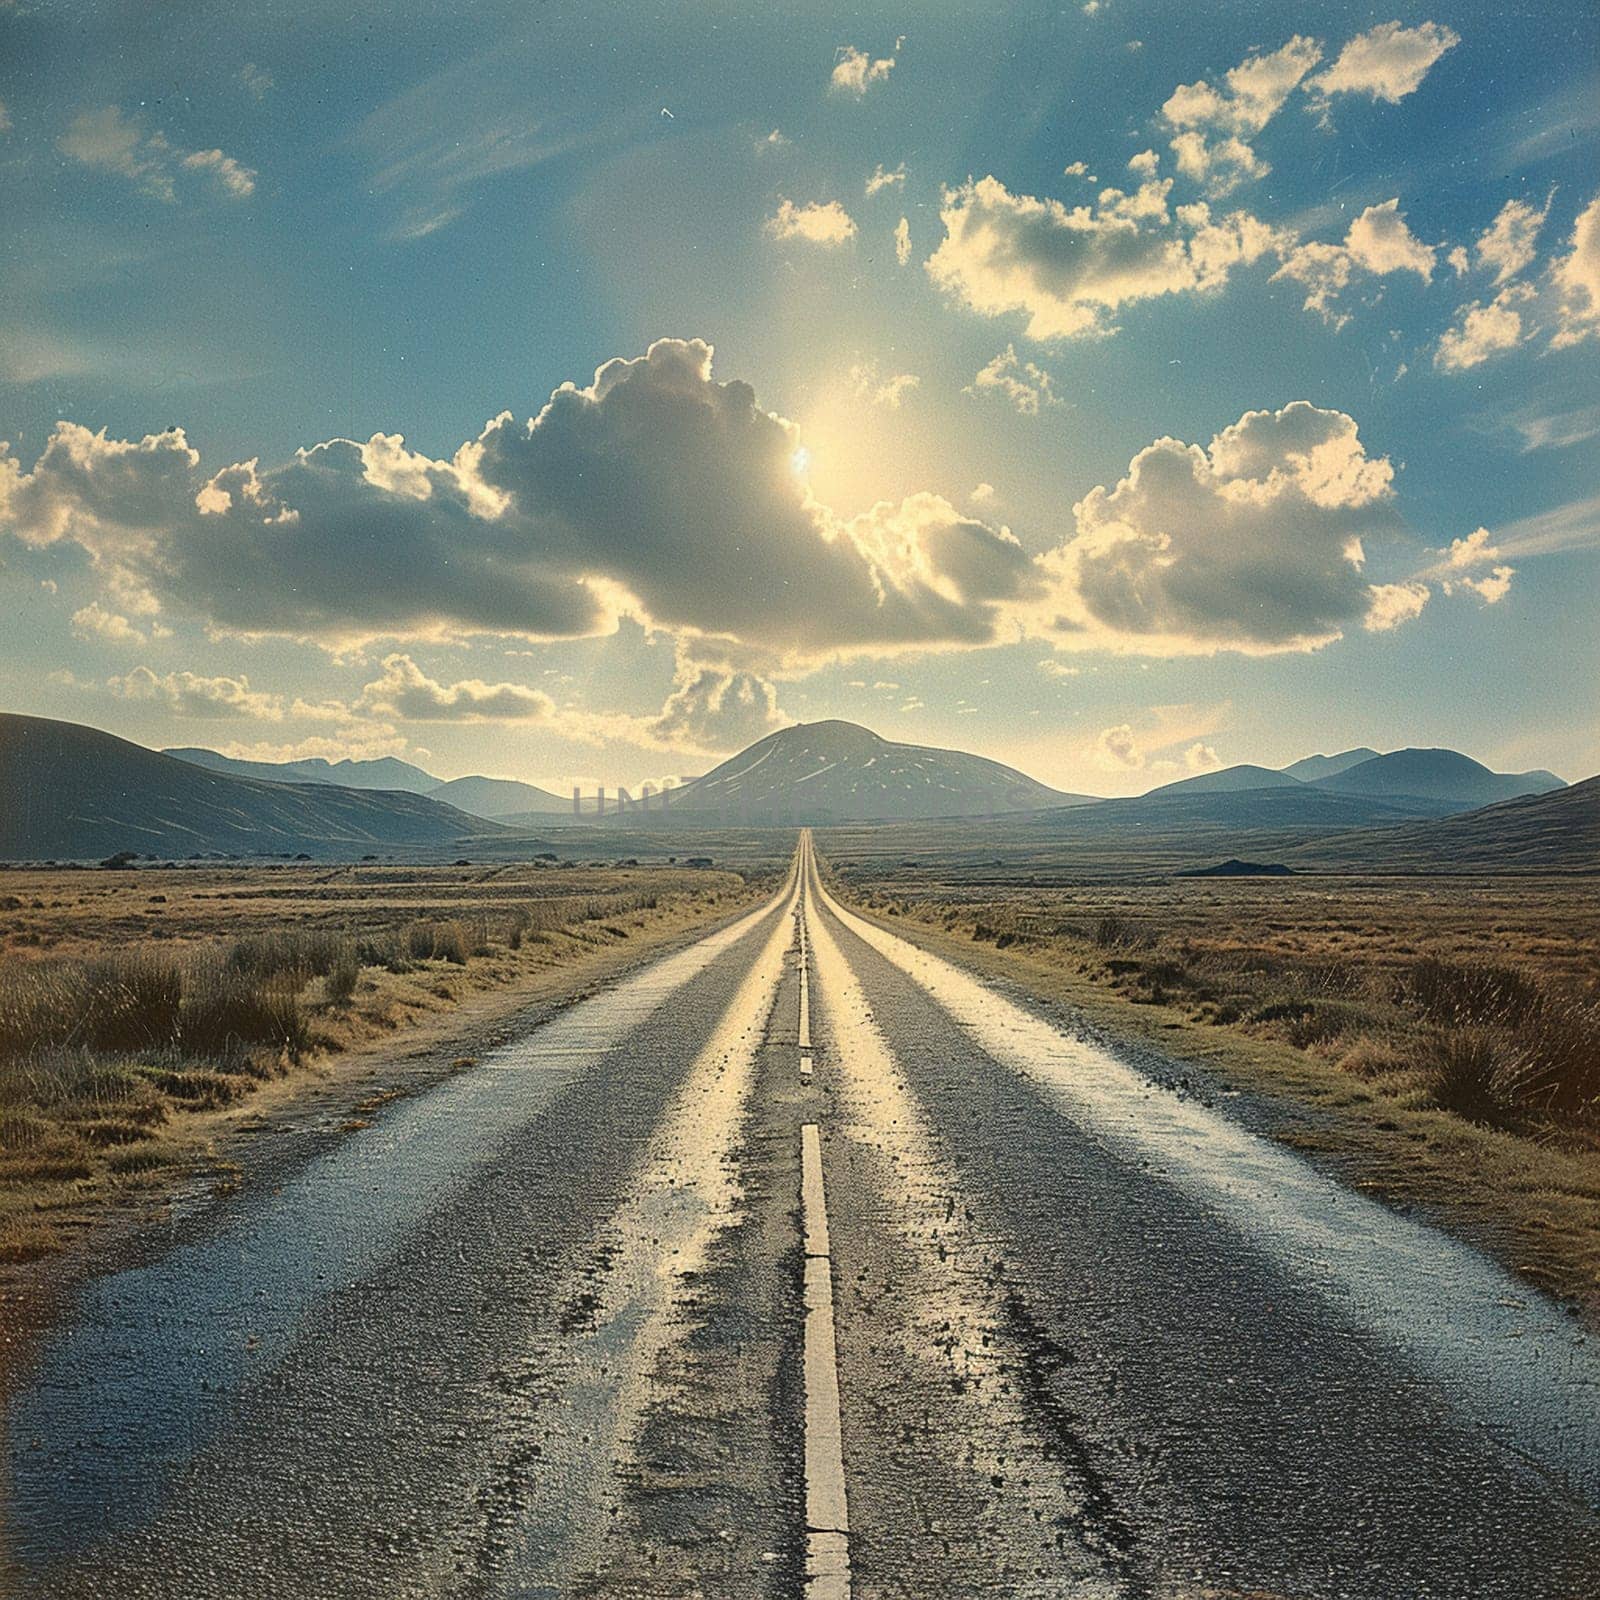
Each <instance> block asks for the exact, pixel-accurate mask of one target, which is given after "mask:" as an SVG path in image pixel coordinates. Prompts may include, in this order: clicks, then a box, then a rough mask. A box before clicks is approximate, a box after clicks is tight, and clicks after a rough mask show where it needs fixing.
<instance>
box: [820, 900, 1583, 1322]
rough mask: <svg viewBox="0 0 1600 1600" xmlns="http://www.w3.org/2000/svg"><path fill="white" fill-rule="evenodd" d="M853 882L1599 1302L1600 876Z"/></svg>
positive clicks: (1292, 1135)
mask: <svg viewBox="0 0 1600 1600" xmlns="http://www.w3.org/2000/svg"><path fill="white" fill-rule="evenodd" d="M841 888H842V890H843V892H844V894H845V895H846V897H847V898H849V899H851V900H852V901H853V902H854V903H855V905H856V906H857V908H858V909H860V910H863V911H865V912H866V913H868V914H870V915H873V916H875V917H877V918H878V919H880V920H881V921H883V922H884V923H885V924H887V925H888V926H891V927H893V928H894V929H895V930H896V931H897V932H900V933H901V934H902V935H904V936H906V937H909V938H912V939H914V940H915V941H916V942H918V943H921V944H923V945H925V946H927V947H929V948H931V949H935V950H937V951H938V952H939V953H941V954H945V955H947V956H950V957H952V958H954V959H957V960H959V961H961V962H962V963H963V964H964V965H966V966H968V967H974V968H977V969H978V970H980V971H983V972H985V973H988V974H991V975H994V976H1002V977H1006V978H1009V979H1011V980H1013V981H1015V982H1018V983H1019V984H1021V985H1022V986H1023V987H1024V988H1025V989H1027V990H1029V991H1031V992H1033V993H1035V994H1038V995H1040V996H1041V997H1043V998H1046V999H1049V1000H1054V1001H1060V1002H1065V1003H1067V1004H1070V1005H1073V1006H1075V1007H1078V1008H1079V1009H1081V1010H1082V1011H1083V1012H1084V1013H1085V1014H1086V1015H1087V1016H1088V1018H1089V1019H1090V1020H1091V1021H1093V1022H1095V1023H1096V1024H1098V1025H1101V1026H1103V1027H1105V1028H1106V1029H1107V1030H1108V1031H1109V1032H1111V1033H1112V1034H1114V1035H1115V1034H1121V1035H1123V1036H1125V1037H1126V1036H1132V1037H1134V1038H1137V1039H1140V1040H1142V1041H1145V1042H1148V1043H1151V1044H1154V1045H1155V1046H1157V1047H1158V1048H1160V1049H1161V1050H1162V1051H1164V1052H1165V1053H1167V1054H1168V1055H1170V1056H1174V1057H1178V1058H1180V1059H1187V1060H1191V1061H1194V1062H1196V1063H1197V1064H1199V1065H1201V1066H1203V1067H1204V1068H1205V1069H1206V1070H1207V1071H1208V1072H1209V1073H1210V1074H1211V1075H1212V1076H1213V1077H1215V1078H1217V1079H1219V1080H1221V1081H1222V1082H1223V1083H1225V1084H1228V1085H1231V1086H1234V1087H1237V1088H1240V1089H1245V1090H1249V1091H1251V1092H1253V1093H1256V1094H1264V1095H1267V1096H1270V1097H1272V1098H1274V1099H1275V1100H1276V1101H1278V1102H1279V1103H1281V1104H1282V1105H1284V1106H1286V1107H1287V1108H1288V1109H1289V1110H1290V1113H1291V1115H1290V1117H1289V1119H1288V1121H1287V1123H1286V1126H1285V1128H1284V1131H1283V1132H1282V1133H1281V1134H1280V1137H1281V1138H1283V1139H1284V1140H1285V1142H1287V1143H1289V1144H1292V1145H1295V1146H1298V1147H1300V1148H1304V1149H1307V1150H1314V1151H1316V1152H1318V1153H1319V1154H1320V1155H1321V1156H1323V1157H1325V1158H1327V1159H1329V1160H1331V1161H1332V1162H1333V1163H1334V1164H1335V1165H1336V1166H1337V1168H1338V1170H1339V1171H1340V1172H1341V1174H1342V1175H1343V1176H1345V1177H1346V1179H1347V1180H1348V1181H1350V1182H1351V1183H1353V1184H1354V1185H1355V1186H1356V1187H1358V1188H1361V1189H1364V1190H1367V1191H1370V1192H1373V1193H1375V1194H1377V1195H1379V1196H1381V1197H1383V1198H1386V1199H1388V1200H1390V1201H1392V1202H1396V1203H1401V1204H1408V1205H1418V1206H1422V1207H1424V1208H1426V1209H1427V1210H1429V1211H1430V1212H1431V1213H1432V1214H1434V1215H1435V1216H1437V1217H1438V1218H1439V1219H1440V1220H1441V1221H1443V1222H1444V1223H1445V1224H1446V1225H1448V1226H1451V1227H1453V1228H1454V1229H1455V1230H1456V1231H1458V1232H1460V1233H1461V1234H1463V1235H1464V1236H1466V1237H1469V1238H1472V1239H1473V1240H1475V1241H1476V1242H1478V1243H1480V1244H1483V1245H1484V1246H1486V1247H1487V1248H1488V1249H1490V1250H1491V1251H1492V1252H1493V1253H1495V1254H1497V1255H1498V1256H1500V1258H1501V1259H1502V1260H1504V1261H1505V1262H1506V1263H1507V1265H1509V1266H1510V1267H1511V1268H1512V1269H1513V1270H1514V1271H1516V1272H1517V1273H1518V1274H1519V1275H1521V1276H1522V1277H1524V1278H1525V1279H1527V1280H1528V1281H1529V1282H1532V1283H1536V1284H1538V1285H1539V1286H1541V1287H1542V1288H1545V1289H1547V1290H1549V1291H1551V1292H1553V1293H1555V1294H1557V1295H1559V1296H1562V1297H1564V1298H1567V1299H1569V1300H1571V1301H1574V1302H1576V1303H1578V1304H1580V1305H1582V1306H1583V1307H1584V1309H1585V1311H1586V1313H1587V1315H1588V1316H1589V1317H1590V1318H1591V1320H1600V926H1597V921H1596V918H1595V916H1594V913H1593V912H1592V910H1591V909H1590V908H1589V907H1588V905H1587V901H1586V897H1584V896H1581V895H1575V894H1573V892H1572V891H1569V890H1565V889H1563V888H1561V887H1560V886H1556V885H1552V886H1548V887H1547V888H1546V889H1544V890H1542V891H1541V890H1539V889H1537V888H1533V889H1529V888H1526V887H1518V888H1515V889H1512V888H1509V887H1508V888H1507V889H1505V891H1504V893H1503V894H1501V893H1499V892H1485V891H1484V890H1483V889H1482V888H1481V887H1479V888H1472V887H1453V888H1448V889H1441V888H1438V887H1422V888H1419V887H1418V886H1414V885H1413V886H1407V887H1405V888H1389V887H1382V886H1373V885H1345V884H1341V883H1339V882H1337V881H1336V880H1320V881H1319V882H1318V883H1317V884H1316V885H1314V886H1312V885H1304V884H1296V885H1294V886H1293V887H1292V888H1288V889H1286V888H1284V887H1283V886H1282V885H1277V884H1267V885H1244V884H1241V885H1229V886H1223V887H1210V888H1207V889H1203V890H1202V889H1198V888H1193V887H1189V886H1180V885H1168V886H1155V885H1142V886H1139V887H1137V888H1136V889H1132V890H1128V891H1118V890H1115V889H1111V888H1095V889H1067V890H1060V891H1051V890H1046V889H1034V890H1028V891H1022V892H1013V893H1008V894H1007V895H1005V896H1004V897H1002V898H999V899H984V898H980V897H975V896H971V895H965V896H961V897H959V898H955V899H952V898H950V897H949V896H947V895H945V894H943V893H941V891H940V890H939V889H938V887H937V886H929V887H927V888H924V889H919V890H917V891H916V892H915V896H914V897H913V896H910V895H907V894H906V893H904V892H903V891H902V888H901V886H899V885H896V886H895V888H894V889H893V891H885V890H884V889H883V888H881V887H877V888H875V887H873V886H872V885H871V884H870V883H868V882H863V881H860V880H858V881H856V882H854V883H846V884H844V885H842V886H841ZM1552 930H1555V931H1554V932H1552ZM1296 1108H1304V1109H1305V1111H1306V1112H1307V1113H1308V1115H1306V1116H1305V1117H1303V1118H1296V1117H1295V1116H1294V1115H1293V1112H1294V1110H1295V1109H1296Z"/></svg>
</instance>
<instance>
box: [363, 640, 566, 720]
mask: <svg viewBox="0 0 1600 1600" xmlns="http://www.w3.org/2000/svg"><path fill="white" fill-rule="evenodd" d="M358 705H359V707H360V709H361V710H363V711H368V712H371V713H373V714H374V715H376V716H380V717H390V718H393V719H394V720H395V721H397V722H550V721H553V720H554V718H555V715H556V703H555V701H554V700H552V699H551V698H550V696H549V695H547V694H546V693H545V692H544V691H543V690H542V689H530V688H528V687H527V686H526V685H524V684H520V683H485V682H484V681H483V680H482V679H481V678H463V679H461V680H460V681H458V682H456V683H441V682H440V681H439V680H438V679H436V678H430V677H429V676H428V675H427V673H425V672H424V671H423V670H422V668H421V667H419V666H418V665H417V664H416V662H415V661H413V660H412V659H411V657H410V656H408V655H401V654H395V655H390V656H385V657H384V660H383V672H382V674H381V675H380V676H379V677H377V678H375V679H374V680H373V681H372V682H371V683H369V684H366V685H365V686H364V687H363V688H362V690H361V698H360V700H359V702H358Z"/></svg>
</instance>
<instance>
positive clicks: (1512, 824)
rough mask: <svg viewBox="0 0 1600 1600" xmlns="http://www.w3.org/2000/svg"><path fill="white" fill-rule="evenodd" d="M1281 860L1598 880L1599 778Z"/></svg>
mask: <svg viewBox="0 0 1600 1600" xmlns="http://www.w3.org/2000/svg"><path fill="white" fill-rule="evenodd" d="M1288 859H1289V860H1291V861H1293V862H1294V863H1295V864H1296V865H1299V866H1313V867H1314V866H1347V865H1349V864H1351V863H1352V862H1353V861H1361V862H1364V863H1367V864H1368V865H1370V866H1371V867H1372V868H1373V869H1375V870H1378V871H1386V872H1387V871H1395V872H1408V871H1409V872H1452V871H1453V872H1584V873H1600V778H1587V779H1585V780H1584V781H1583V782H1582V783H1574V784H1572V785H1570V786H1567V785H1563V786H1562V787H1561V788H1559V789H1552V790H1549V791H1547V792H1546V793H1544V794H1536V795H1522V796H1519V797H1518V798H1517V799H1515V800H1503V801H1501V802H1499V803H1498V804H1497V805H1492V806H1485V807H1483V808H1482V809H1481V810H1478V811H1468V812H1465V813H1461V814H1458V815H1456V816H1452V817H1445V818H1443V819H1441V820H1440V821H1437V822H1429V823H1413V824H1410V825H1406V826H1401V827H1394V828H1380V829H1373V830H1370V831H1364V832H1362V833H1358V834H1347V833H1335V834H1332V835H1329V836H1327V837H1325V838H1320V839H1313V840H1309V841H1305V842H1302V843H1301V844H1300V845H1298V846H1297V847H1296V848H1295V849H1294V850H1293V851H1292V852H1291V853H1290V855H1289V857H1288Z"/></svg>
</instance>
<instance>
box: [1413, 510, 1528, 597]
mask: <svg viewBox="0 0 1600 1600" xmlns="http://www.w3.org/2000/svg"><path fill="white" fill-rule="evenodd" d="M1501 558H1502V551H1501V550H1500V548H1499V546H1498V545H1497V544H1496V543H1495V541H1494V536H1493V535H1492V534H1491V533H1490V532H1489V530H1488V529H1487V528H1478V529H1476V530H1475V531H1474V532H1472V533H1469V534H1468V535H1467V537H1466V538H1465V539H1452V540H1451V541H1450V548H1449V549H1448V550H1446V551H1444V552H1443V553H1442V556H1441V559H1440V560H1439V561H1438V563H1437V564H1436V565H1434V566H1433V567H1431V568H1429V570H1428V573H1427V574H1426V575H1427V576H1435V577H1442V578H1443V588H1444V592H1445V593H1446V594H1455V593H1457V592H1458V591H1464V590H1470V591H1471V592H1472V593H1473V594H1475V595H1477V596H1478V598H1479V599H1480V600H1482V601H1483V603H1484V604H1485V605H1486V606H1492V605H1497V604H1499V602H1500V601H1502V600H1504V599H1505V597H1506V595H1507V594H1508V593H1509V592H1510V589H1511V580H1512V578H1513V577H1515V576H1516V571H1517V569H1516V568H1515V567H1513V566H1510V565H1509V564H1507V563H1506V562H1505V561H1503V560H1502V559H1501ZM1482 566H1488V567H1490V569H1491V570H1490V571H1489V572H1487V573H1482V574H1479V575H1478V576H1476V577H1473V576H1470V574H1471V573H1472V571H1473V569H1474V568H1476V567H1482Z"/></svg>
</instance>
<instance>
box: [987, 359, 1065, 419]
mask: <svg viewBox="0 0 1600 1600" xmlns="http://www.w3.org/2000/svg"><path fill="white" fill-rule="evenodd" d="M1053 383H1054V380H1053V379H1052V378H1051V376H1050V374H1049V373H1048V372H1046V371H1045V370H1044V368H1043V367H1041V366H1039V365H1038V364H1037V363H1035V362H1032V361H1021V360H1019V359H1018V358H1017V350H1016V346H1015V345H1009V344H1008V345H1007V346H1006V347H1005V349H1004V350H1002V351H1001V352H1000V354H999V355H997V356H996V357H995V358H994V360H993V361H991V362H990V363H989V364H988V365H987V366H986V367H984V368H983V370H982V371H981V372H979V373H978V374H977V375H976V376H975V377H974V378H973V380H972V382H971V383H970V384H969V385H968V386H967V390H966V392H967V393H968V394H976V395H982V394H998V395H1002V396H1003V397H1004V398H1005V399H1006V400H1008V401H1010V403H1011V404H1012V405H1013V406H1015V407H1016V409H1017V410H1018V411H1019V412H1021V413H1022V415H1023V416H1025V417H1036V416H1038V414H1039V410H1040V408H1041V407H1042V406H1056V405H1060V404H1061V402H1060V400H1059V399H1057V397H1056V392H1055V388H1054V386H1053Z"/></svg>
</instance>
